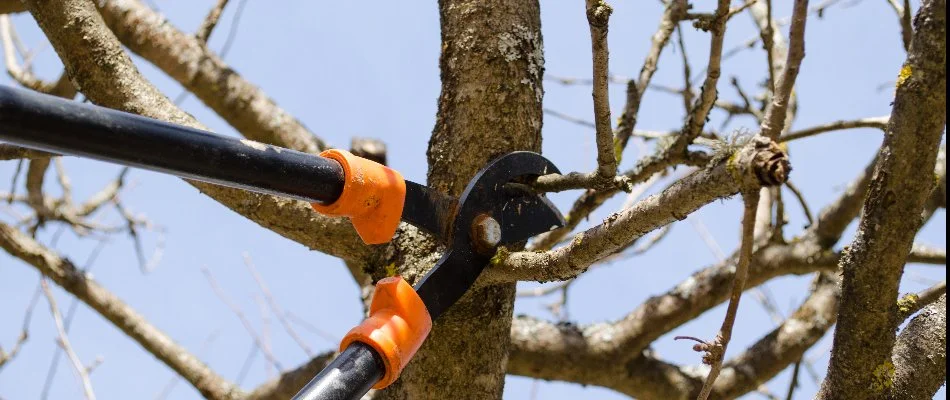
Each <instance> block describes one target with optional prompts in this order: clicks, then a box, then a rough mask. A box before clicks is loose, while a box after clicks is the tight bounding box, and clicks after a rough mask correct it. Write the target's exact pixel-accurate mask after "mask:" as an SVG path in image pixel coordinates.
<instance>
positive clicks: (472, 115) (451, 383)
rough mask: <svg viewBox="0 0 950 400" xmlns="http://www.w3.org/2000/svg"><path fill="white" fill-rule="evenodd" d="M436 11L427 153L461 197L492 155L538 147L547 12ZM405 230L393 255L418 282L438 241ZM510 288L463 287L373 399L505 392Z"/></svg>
mask: <svg viewBox="0 0 950 400" xmlns="http://www.w3.org/2000/svg"><path fill="white" fill-rule="evenodd" d="M439 15H440V21H441V27H442V55H441V59H440V61H439V65H440V69H441V75H442V93H441V95H440V96H439V108H438V116H437V120H436V124H435V128H434V129H433V132H432V137H431V139H430V141H429V150H428V153H427V154H428V160H429V173H428V184H429V185H430V186H432V187H434V188H436V189H438V190H440V191H444V192H446V193H449V194H451V195H453V196H458V195H459V194H461V192H462V190H463V189H464V188H465V185H466V184H467V183H468V181H469V180H470V179H471V178H472V177H473V176H474V175H475V173H476V172H477V171H478V170H479V169H480V168H481V167H483V166H484V165H485V164H486V163H487V162H488V161H490V160H491V159H493V158H495V157H497V156H500V155H502V154H504V153H507V152H510V151H513V150H532V151H540V149H541V97H542V95H543V93H544V92H543V89H542V86H541V78H542V74H543V72H544V55H543V52H542V47H541V46H542V41H541V17H540V10H539V4H538V2H537V1H536V0H529V1H503V2H482V1H476V0H443V1H440V2H439ZM402 235H403V237H401V238H397V239H396V243H395V246H394V248H393V250H394V253H395V256H394V258H396V259H398V260H399V262H398V263H397V265H399V270H400V273H401V274H402V275H403V276H404V277H407V278H408V279H410V280H411V281H415V280H416V279H418V278H420V277H421V276H422V274H424V273H425V271H427V270H428V269H429V268H430V267H431V266H432V264H433V261H434V258H433V254H432V250H433V249H432V247H431V245H427V243H428V242H426V241H420V240H418V239H419V236H420V234H419V233H418V232H414V231H412V230H409V229H406V230H404V231H403V233H402ZM407 239H411V240H407ZM420 244H421V245H420ZM376 273H377V274H378V273H379V271H376ZM514 293H515V284H514V283H504V284H498V285H493V286H488V287H482V288H479V289H477V290H474V291H471V292H469V293H468V294H466V295H465V297H463V298H462V300H461V301H460V302H459V303H457V304H455V305H454V306H452V308H451V309H449V311H448V312H447V313H446V314H444V315H443V316H442V317H441V318H440V319H439V320H438V321H436V323H435V324H434V325H433V329H432V333H431V334H430V335H429V338H428V339H427V340H426V342H425V344H424V345H423V346H422V348H421V349H420V351H419V353H418V354H417V355H416V356H415V358H414V359H413V361H412V363H410V364H409V366H408V367H407V368H406V370H405V372H403V374H402V377H401V378H400V379H399V381H397V382H396V383H395V384H394V385H393V386H392V387H391V388H389V389H387V390H385V391H383V392H382V393H380V394H379V395H377V398H379V399H420V398H427V397H431V396H432V393H441V394H444V395H446V396H448V395H449V394H451V396H452V397H454V398H470V399H492V398H501V393H502V389H503V386H504V381H505V364H506V362H507V359H508V342H509V330H510V327H511V318H512V309H513V305H514ZM446 360H451V361H449V362H447V361H446Z"/></svg>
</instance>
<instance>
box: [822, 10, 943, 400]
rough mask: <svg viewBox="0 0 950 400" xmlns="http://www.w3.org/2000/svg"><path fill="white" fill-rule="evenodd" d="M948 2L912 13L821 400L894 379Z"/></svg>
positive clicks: (937, 121) (930, 162) (929, 155)
mask: <svg viewBox="0 0 950 400" xmlns="http://www.w3.org/2000/svg"><path fill="white" fill-rule="evenodd" d="M946 8H947V3H946V1H945V0H931V1H924V2H923V5H922V6H921V9H920V11H919V13H918V14H917V17H916V20H915V26H916V29H915V31H914V40H913V41H912V43H911V47H910V51H909V52H908V56H907V61H906V62H905V63H904V66H903V67H902V68H901V71H900V74H899V76H898V79H897V94H896V95H895V99H894V108H893V110H892V112H891V119H890V122H889V123H888V127H887V131H886V133H885V136H884V145H883V146H882V147H881V152H880V155H879V160H878V162H877V165H876V167H875V170H874V175H873V176H874V177H873V178H872V180H871V188H870V191H869V192H868V196H867V200H865V203H864V210H865V214H864V215H865V216H864V218H863V219H862V220H861V224H860V225H859V226H858V233H857V236H856V238H855V240H854V242H853V243H852V244H851V247H850V249H849V250H848V251H847V253H846V255H845V257H844V259H843V260H842V262H841V267H842V269H843V272H844V276H843V280H842V293H841V298H842V302H841V306H840V309H839V313H838V328H837V329H836V330H835V339H834V347H833V349H832V352H831V363H830V365H829V367H828V376H827V377H826V378H825V380H824V382H822V387H821V391H820V392H819V395H818V398H819V399H862V400H863V399H874V398H885V397H886V393H887V390H886V389H888V388H890V387H891V386H892V385H893V370H894V369H893V364H892V363H891V351H892V349H893V347H894V341H895V337H896V334H895V328H896V327H897V326H898V325H899V323H900V320H899V318H900V315H901V314H900V310H899V306H898V302H897V295H898V285H899V284H900V278H901V275H902V274H903V272H904V263H905V262H906V260H907V255H908V254H909V253H910V250H911V247H912V246H913V242H914V236H915V235H916V232H917V230H918V229H919V228H920V226H921V223H922V220H921V212H922V211H923V208H924V204H925V203H926V202H927V199H928V197H929V196H930V194H931V192H932V190H933V188H934V186H935V184H936V182H935V179H934V175H933V172H932V171H934V166H935V163H936V159H937V152H938V149H939V146H940V138H941V136H942V135H943V130H944V126H945V124H946V122H947V114H946V107H947V91H946V87H947V75H946V70H945V69H944V68H945V66H946V63H947V53H946V34H947V32H946Z"/></svg>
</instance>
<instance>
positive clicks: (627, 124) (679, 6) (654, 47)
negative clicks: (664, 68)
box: [614, 0, 687, 160]
mask: <svg viewBox="0 0 950 400" xmlns="http://www.w3.org/2000/svg"><path fill="white" fill-rule="evenodd" d="M686 9H687V2H686V1H685V0H673V1H671V2H669V4H668V5H667V6H666V9H665V10H664V11H663V16H662V17H661V18H660V24H659V27H657V30H656V33H654V34H653V36H652V37H651V38H650V41H651V45H650V50H649V51H648V52H647V56H646V58H645V59H644V60H643V66H642V67H641V68H640V75H639V76H638V77H637V80H636V81H634V80H630V81H629V82H628V83H627V101H626V104H624V106H623V114H621V115H620V121H619V123H618V124H617V129H616V132H615V133H614V136H615V137H616V139H615V140H616V142H617V155H616V158H617V160H620V159H621V156H622V152H623V149H624V148H626V147H627V142H628V141H629V140H630V136H631V135H632V134H633V131H634V129H635V128H636V125H637V114H638V113H639V112H640V104H641V102H642V100H643V94H644V93H645V92H646V90H647V88H648V87H649V86H650V81H651V80H652V79H653V74H654V73H655V72H656V69H657V65H658V64H659V62H660V55H661V54H663V49H664V48H665V47H666V45H667V43H669V41H670V37H671V36H672V35H673V31H674V30H675V29H676V26H677V25H678V24H679V22H680V20H681V19H682V18H683V17H684V16H685V15H686Z"/></svg>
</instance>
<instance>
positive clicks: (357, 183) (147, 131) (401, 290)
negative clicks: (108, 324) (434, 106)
mask: <svg viewBox="0 0 950 400" xmlns="http://www.w3.org/2000/svg"><path fill="white" fill-rule="evenodd" d="M0 140H4V141H7V142H10V143H14V144H17V145H20V146H24V147H29V148H33V149H37V150H43V151H47V152H51V153H56V154H63V155H75V156H80V157H88V158H93V159H98V160H102V161H107V162H112V163H117V164H123V165H128V166H133V167H139V168H144V169H149V170H153V171H158V172H163V173H168V174H172V175H176V176H179V177H183V178H187V179H193V180H198V181H204V182H210V183H214V184H218V185H223V186H229V187H236V188H241V189H245V190H249V191H254V192H259V193H266V194H273V195H277V196H283V197H288V198H292V199H297V200H303V201H306V202H309V203H310V204H311V205H312V207H313V209H314V210H316V211H317V212H320V213H323V214H325V215H329V216H340V217H348V218H349V219H350V221H351V222H352V224H353V226H354V228H355V229H356V231H357V233H358V234H359V236H360V238H361V239H362V240H363V241H364V242H365V243H367V244H381V243H386V242H388V241H390V240H391V239H392V237H393V235H394V234H395V233H396V230H397V228H398V226H399V223H400V222H401V221H402V222H406V223H409V224H411V225H413V226H415V227H417V228H420V229H422V230H424V231H426V232H428V233H430V234H432V235H433V236H435V237H436V238H437V239H438V240H440V241H441V242H442V243H443V244H445V245H446V250H445V252H444V253H443V255H442V258H441V259H439V261H438V262H436V264H435V266H434V267H433V268H432V269H431V270H429V272H428V273H427V274H426V275H425V276H424V277H422V278H421V279H420V280H419V281H418V282H416V283H415V285H410V284H409V283H408V282H406V281H405V280H404V279H403V278H401V277H389V278H384V279H382V280H380V281H379V282H378V283H377V284H376V291H375V293H374V295H373V299H372V302H371V305H370V310H369V317H368V318H366V319H365V320H364V321H363V322H362V323H360V324H359V325H358V326H356V327H354V328H353V329H352V330H350V331H349V333H347V334H346V336H345V337H344V338H343V340H342V342H341V344H340V350H341V353H340V354H339V355H338V356H337V357H336V359H334V360H333V361H332V362H331V363H330V364H329V365H328V366H327V367H326V368H324V370H323V371H322V372H320V373H319V374H318V375H317V376H316V377H314V378H313V380H312V381H310V383H308V384H307V385H306V386H305V387H304V388H303V389H302V390H301V391H300V392H299V393H298V394H297V395H296V396H295V397H294V399H299V400H349V399H359V398H360V397H362V396H363V395H364V394H365V393H366V392H368V391H369V390H370V389H371V388H375V389H381V388H385V387H386V386H389V385H390V384H392V383H393V382H395V381H396V379H397V378H398V377H399V374H400V372H401V371H402V369H403V368H404V367H405V366H406V364H407V363H409V361H410V360H411V359H412V356H413V355H414V354H415V353H416V351H418V349H419V347H420V346H421V345H422V343H423V341H424V340H425V338H426V336H427V335H428V334H429V331H430V330H431V328H432V321H434V320H436V319H437V318H439V316H441V315H442V314H443V313H444V312H445V311H446V310H448V309H449V308H450V307H451V306H452V305H453V304H455V303H456V302H457V301H458V300H459V299H461V298H462V296H463V295H464V294H465V293H466V292H467V291H468V289H469V288H471V287H472V285H473V284H474V283H475V280H476V279H477V278H478V276H479V275H480V274H481V272H482V270H483V269H484V268H485V266H486V265H488V264H489V263H490V260H491V257H492V256H493V255H494V253H495V250H496V249H497V248H498V246H502V245H507V244H513V243H518V242H521V241H524V240H527V239H528V238H530V237H532V236H535V235H537V234H540V233H543V232H546V231H548V230H551V229H554V228H557V227H561V226H563V225H564V219H563V217H562V216H561V214H560V213H559V212H558V210H557V208H555V207H554V206H553V205H552V204H551V203H550V202H549V201H548V200H547V198H545V197H544V196H543V195H541V194H538V193H536V192H534V191H532V190H530V188H529V187H528V186H526V185H524V183H525V182H530V180H531V179H533V178H534V177H537V176H540V175H544V174H549V173H558V172H559V171H558V169H557V167H555V166H554V164H552V163H551V162H550V161H549V160H547V159H546V158H544V157H542V156H541V155H539V154H537V153H532V152H526V151H518V152H513V153H508V154H505V155H503V156H501V157H498V158H496V159H495V160H493V161H491V162H490V163H489V164H488V165H486V166H485V167H484V168H482V169H481V170H480V171H479V172H478V173H477V174H476V175H475V177H474V178H473V179H472V180H471V181H470V182H469V184H468V186H467V187H466V188H465V191H464V192H463V193H462V195H461V196H460V197H459V198H458V199H455V198H453V197H450V196H448V195H445V194H443V193H440V192H438V191H435V190H433V189H431V188H429V187H426V186H425V185H421V184H418V183H415V182H411V181H408V180H405V179H403V177H402V175H400V174H399V173H398V172H397V171H395V170H392V169H390V168H388V167H386V166H384V165H381V164H378V163H376V162H374V161H371V160H368V159H365V158H361V157H358V156H355V155H353V154H351V153H349V152H347V151H345V150H338V149H331V150H327V151H324V152H322V153H321V154H320V155H319V156H315V155H311V154H306V153H301V152H297V151H294V150H289V149H285V148H281V147H277V146H271V145H267V144H263V143H258V142H253V141H249V140H241V139H236V138H230V137H226V136H221V135H217V134H213V133H210V132H206V131H202V130H198V129H193V128H188V127H184V126H180V125H175V124H171V123H167V122H163V121H159V120H155V119H151V118H146V117H142V116H139V115H135V114H129V113H125V112H121V111H116V110H112V109H108V108H104V107H99V106H94V105H90V104H81V103H77V102H74V101H69V100H65V99H61V98H58V97H54V96H49V95H44V94H40V93H36V92H33V91H29V90H23V89H14V88H9V87H5V86H0Z"/></svg>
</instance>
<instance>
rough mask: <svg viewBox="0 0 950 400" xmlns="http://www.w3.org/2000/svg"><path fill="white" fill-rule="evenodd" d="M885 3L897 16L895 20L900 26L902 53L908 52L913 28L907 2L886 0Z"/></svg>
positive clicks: (905, 0) (908, 2) (904, 0)
mask: <svg viewBox="0 0 950 400" xmlns="http://www.w3.org/2000/svg"><path fill="white" fill-rule="evenodd" d="M887 3H888V4H890V5H891V8H893V9H894V13H896V14H897V20H898V21H899V23H900V26H901V42H902V43H903V45H904V51H910V41H911V39H912V38H913V35H914V28H913V26H912V23H911V9H910V1H909V0H903V1H901V0H887Z"/></svg>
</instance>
